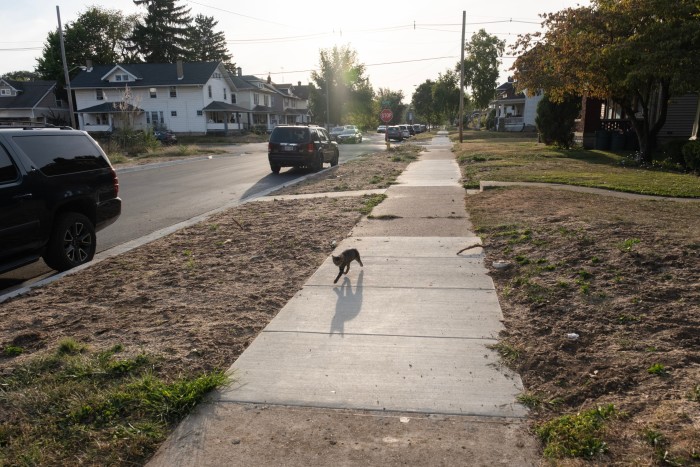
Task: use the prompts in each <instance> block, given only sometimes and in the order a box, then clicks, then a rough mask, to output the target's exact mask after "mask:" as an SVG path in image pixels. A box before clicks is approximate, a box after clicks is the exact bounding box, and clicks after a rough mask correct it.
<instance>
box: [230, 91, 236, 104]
mask: <svg viewBox="0 0 700 467" xmlns="http://www.w3.org/2000/svg"><path fill="white" fill-rule="evenodd" d="M235 103H236V94H235V93H233V92H232V93H231V104H235Z"/></svg>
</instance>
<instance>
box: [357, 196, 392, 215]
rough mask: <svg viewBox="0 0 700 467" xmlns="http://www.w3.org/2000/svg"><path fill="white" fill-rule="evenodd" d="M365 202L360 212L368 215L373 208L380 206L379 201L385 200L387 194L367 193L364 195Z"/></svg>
mask: <svg viewBox="0 0 700 467" xmlns="http://www.w3.org/2000/svg"><path fill="white" fill-rule="evenodd" d="M362 198H363V199H364V200H365V202H364V204H363V206H362V207H361V208H360V213H361V214H363V215H365V216H367V215H369V214H370V213H371V212H372V209H374V208H375V206H378V205H379V203H381V202H382V201H384V200H385V199H386V198H387V196H386V195H384V194H381V195H366V196H363V197H362Z"/></svg>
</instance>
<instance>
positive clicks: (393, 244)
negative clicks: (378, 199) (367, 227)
mask: <svg viewBox="0 0 700 467" xmlns="http://www.w3.org/2000/svg"><path fill="white" fill-rule="evenodd" d="M474 244H481V239H480V238H479V237H474V236H471V237H354V236H353V237H348V238H346V239H344V240H343V241H342V242H341V243H340V244H339V245H338V246H337V247H336V248H335V250H334V251H333V254H334V255H337V254H339V253H340V252H341V251H343V250H345V249H346V248H357V249H358V250H359V251H360V255H361V257H362V258H364V257H365V256H367V257H370V256H388V257H392V256H401V257H405V258H408V257H414V258H418V257H422V258H453V257H457V252H458V251H459V250H461V249H462V248H465V247H467V246H470V245H474ZM468 251H470V252H472V253H474V252H477V253H478V252H481V248H478V249H474V250H468ZM460 256H469V255H467V254H466V252H465V253H463V254H461V255H460Z"/></svg>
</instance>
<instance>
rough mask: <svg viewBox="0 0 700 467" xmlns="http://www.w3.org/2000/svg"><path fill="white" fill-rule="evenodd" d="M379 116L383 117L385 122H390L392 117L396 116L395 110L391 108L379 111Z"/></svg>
mask: <svg viewBox="0 0 700 467" xmlns="http://www.w3.org/2000/svg"><path fill="white" fill-rule="evenodd" d="M379 118H381V119H382V121H383V122H384V123H389V122H390V121H391V119H392V118H394V112H392V111H391V109H384V110H382V111H381V112H380V113H379Z"/></svg>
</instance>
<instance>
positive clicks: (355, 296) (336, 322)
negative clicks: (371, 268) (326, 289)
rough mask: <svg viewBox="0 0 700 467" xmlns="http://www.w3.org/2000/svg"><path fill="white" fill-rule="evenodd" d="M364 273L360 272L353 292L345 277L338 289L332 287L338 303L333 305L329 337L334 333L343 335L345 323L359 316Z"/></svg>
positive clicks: (350, 282)
mask: <svg viewBox="0 0 700 467" xmlns="http://www.w3.org/2000/svg"><path fill="white" fill-rule="evenodd" d="M363 274H364V271H360V274H359V276H358V277H357V285H356V286H355V292H354V293H353V291H352V281H351V280H350V279H349V278H348V276H345V279H344V280H343V284H342V285H341V286H340V287H334V288H333V291H334V292H335V294H336V295H337V296H338V301H337V302H336V303H335V315H333V320H332V321H331V331H330V333H329V335H331V336H332V335H333V334H334V333H336V332H337V333H338V334H340V336H341V337H343V336H344V335H345V323H346V322H347V321H350V320H351V319H353V318H355V317H356V316H357V315H358V314H360V309H361V308H362V276H363Z"/></svg>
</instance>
